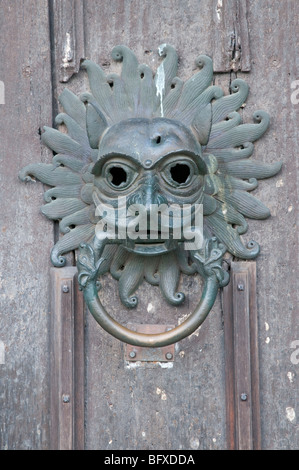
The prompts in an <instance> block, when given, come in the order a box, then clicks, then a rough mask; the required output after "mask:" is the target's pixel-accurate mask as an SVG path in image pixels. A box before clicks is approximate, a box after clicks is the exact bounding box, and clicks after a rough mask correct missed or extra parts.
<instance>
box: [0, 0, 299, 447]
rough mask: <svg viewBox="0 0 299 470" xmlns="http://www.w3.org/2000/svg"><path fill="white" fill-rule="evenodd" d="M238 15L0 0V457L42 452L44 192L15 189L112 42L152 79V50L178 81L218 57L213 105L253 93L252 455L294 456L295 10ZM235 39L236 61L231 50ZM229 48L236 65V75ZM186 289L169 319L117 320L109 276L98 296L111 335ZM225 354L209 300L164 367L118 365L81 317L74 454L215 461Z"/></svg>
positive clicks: (46, 305) (50, 234) (108, 344)
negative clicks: (170, 51)
mask: <svg viewBox="0 0 299 470" xmlns="http://www.w3.org/2000/svg"><path fill="white" fill-rule="evenodd" d="M238 3H239V2H234V1H231V2H230V4H231V5H237V4H238ZM241 3H242V5H241V7H240V5H239V7H238V10H237V11H236V12H235V14H234V13H233V12H232V11H228V12H227V14H225V10H226V9H227V5H225V8H224V6H223V4H224V1H223V2H222V1H220V0H187V1H185V2H181V1H180V0H163V1H162V0H157V1H155V2H146V1H143V0H138V1H137V0H130V1H129V0H112V1H108V0H107V1H106V0H105V1H101V2H98V1H96V0H89V1H88V2H83V1H82V0H73V1H71V0H68V1H66V2H63V3H62V2H58V1H54V0H53V1H52V0H51V1H49V2H46V1H44V0H26V1H25V0H23V1H19V0H18V1H17V0H13V1H11V2H6V1H4V0H2V1H0V7H1V9H2V12H3V14H1V17H0V32H1V41H0V55H1V57H0V63H1V69H0V80H1V81H3V82H4V84H5V98H6V100H5V102H6V104H5V105H2V104H1V105H0V113H1V119H0V122H1V150H0V153H1V163H2V165H1V181H0V190H1V201H4V203H2V211H1V235H2V236H1V242H0V243H1V268H2V269H1V284H0V289H1V291H0V296H1V312H0V341H2V343H0V352H1V354H0V359H1V360H0V379H1V389H0V400H1V407H0V420H1V421H0V449H46V448H49V447H50V430H49V423H50V394H49V389H50V364H49V336H51V330H50V323H51V322H50V292H49V285H50V263H49V252H50V249H51V246H52V243H53V239H54V231H53V227H52V223H50V222H48V221H47V220H46V219H45V218H44V217H42V216H41V215H40V214H39V212H38V210H39V206H40V205H41V204H42V203H43V197H42V194H43V188H42V185H40V184H39V183H38V184H30V185H24V184H23V183H20V182H19V181H18V178H17V173H18V171H19V169H20V168H21V167H22V166H24V165H26V164H28V163H31V162H32V163H33V162H36V161H49V160H50V155H49V152H48V151H47V149H46V148H45V147H43V146H41V145H40V136H39V129H40V128H41V127H42V126H43V125H51V124H52V108H53V109H54V113H56V112H57V111H58V106H57V96H58V94H59V93H60V92H61V91H62V89H63V88H64V87H65V86H66V85H67V86H68V87H69V88H70V89H71V90H72V91H74V92H75V93H79V92H80V91H83V90H85V88H86V85H87V82H86V78H85V74H84V73H83V72H82V71H79V73H76V71H77V69H78V62H80V58H81V57H80V56H81V55H84V56H85V57H88V58H90V59H92V60H94V61H95V62H98V63H99V64H100V65H101V66H102V67H103V68H104V69H105V70H106V71H107V72H108V71H110V70H113V67H115V66H114V65H113V64H112V62H111V59H110V51H111V49H112V47H113V46H114V45H116V44H119V43H122V44H126V45H127V46H129V47H131V48H132V49H133V50H134V51H135V52H136V54H137V56H138V58H139V60H140V61H143V62H145V63H148V64H150V65H151V66H152V67H155V66H156V65H157V64H158V63H159V58H158V54H157V52H156V51H157V48H158V46H159V45H160V44H161V43H164V42H169V43H171V44H172V45H173V46H175V47H176V49H177V51H178V54H179V57H180V68H179V73H180V77H181V78H183V79H186V78H187V77H189V76H190V75H191V73H194V70H195V69H194V60H195V58H196V57H197V56H198V55H199V54H201V53H206V54H208V55H210V56H212V57H214V59H215V61H216V63H217V71H218V72H219V73H218V74H216V75H215V83H216V84H220V85H221V86H223V88H224V91H225V93H228V87H229V83H230V81H231V80H232V79H233V78H235V77H236V76H238V77H241V78H245V80H246V81H247V82H248V83H249V85H250V90H251V92H250V95H249V98H248V100H247V104H246V107H245V108H244V109H243V110H242V114H243V119H244V121H245V122H251V120H252V114H253V112H254V111H255V110H256V109H265V110H266V111H268V112H269V113H270V115H271V116H272V120H271V127H270V129H269V130H268V131H267V133H266V135H265V136H264V137H263V138H262V139H261V140H260V141H259V142H258V143H257V144H256V150H255V154H254V157H253V158H257V159H259V160H261V161H264V162H274V161H276V160H278V159H280V160H283V162H284V166H283V169H282V171H281V173H280V174H279V175H277V176H276V177H275V178H272V179H271V180H269V181H264V182H263V183H262V184H261V185H260V186H259V189H258V190H256V194H257V195H258V196H259V198H260V199H261V200H262V201H263V202H264V203H265V204H266V205H268V207H270V209H271V213H272V218H271V219H269V220H266V221H257V222H253V221H251V222H250V223H249V233H248V234H246V239H247V240H249V239H251V238H252V239H255V240H256V241H258V242H259V243H260V244H261V247H262V249H261V254H260V256H259V257H258V259H257V309H258V329H259V330H258V338H259V361H260V391H261V393H260V400H261V446H262V448H264V449H295V448H298V441H299V436H298V429H299V426H298V416H299V409H298V389H299V384H298V375H299V374H298V367H299V365H298V363H296V358H298V354H297V355H296V354H295V352H296V351H295V349H294V344H297V348H298V341H299V331H298V295H299V294H298V289H297V284H298V282H297V279H298V267H297V265H298V231H297V230H298V228H297V226H296V224H297V219H298V182H297V181H298V159H297V152H296V146H297V140H298V139H297V127H296V126H297V123H298V111H299V104H298V103H297V104H296V102H294V100H293V102H292V101H291V94H292V92H293V91H294V90H293V89H292V88H291V86H292V83H293V82H294V81H295V80H297V79H298V78H299V77H298V63H296V47H297V48H298V41H299V37H298V36H299V35H298V26H297V25H298V13H297V5H296V0H285V1H284V2H280V1H278V0H275V1H274V2H273V1H272V0H263V1H262V2H256V1H254V0H248V1H247V2H245V0H244V1H242V2H241ZM245 7H247V8H245ZM232 8H234V7H232ZM67 9H69V13H68V10H67ZM36 12H38V14H36ZM244 12H245V13H244ZM244 14H245V16H244ZM240 15H243V16H241V17H240ZM238 18H239V20H240V21H238ZM231 25H233V26H234V27H235V31H237V32H238V37H239V38H240V41H241V46H242V47H241V49H240V47H239V48H238V47H236V44H235V45H234V44H232V43H231V42H230V40H231V37H232V36H231V32H232V31H231ZM216 38H218V39H216ZM248 39H249V43H248ZM219 42H220V43H221V44H219ZM238 44H239V43H237V45H238ZM51 45H52V51H53V54H52V64H51V56H50V46H51ZM240 50H241V52H242V54H243V56H242V59H240V60H239V59H238V60H239V62H236V60H235V61H234V62H233V63H232V60H234V59H237V58H238V57H240V56H239V55H238V54H239V53H240ZM219 51H222V53H221V54H219ZM230 64H232V65H230ZM63 65H64V66H63ZM249 66H250V72H249V73H245V72H244V70H246V67H248V70H249ZM117 67H118V66H116V68H115V69H114V70H118V69H117ZM64 72H65V73H64ZM52 100H53V103H52ZM55 236H56V237H57V233H56V235H55ZM71 263H72V258H71V257H70V258H69V264H71ZM182 284H183V286H184V289H185V292H186V294H187V302H186V304H185V306H183V307H182V308H180V309H177V308H170V307H169V306H168V305H166V303H165V302H163V301H162V300H160V299H159V296H158V295H157V293H156V290H155V289H154V288H153V287H151V288H149V287H145V286H143V287H141V288H140V290H139V298H140V305H139V306H138V309H137V310H136V312H128V311H126V310H125V309H124V308H123V307H122V306H121V305H120V303H119V300H118V298H117V295H116V289H115V283H114V281H112V280H111V279H110V278H109V277H108V276H106V277H105V278H104V280H103V289H102V293H101V295H102V297H103V302H104V303H105V304H106V305H109V307H110V311H111V314H113V315H115V317H116V318H117V319H118V321H120V322H122V323H126V322H129V321H130V322H136V323H138V322H140V323H141V322H143V323H163V324H164V323H173V322H176V321H178V319H181V318H183V317H184V315H186V314H188V313H189V311H191V310H192V307H193V305H194V304H195V302H196V301H197V299H198V296H199V294H200V286H199V283H198V279H197V278H195V279H191V278H188V277H184V278H183V280H182ZM296 341H297V343H295V342H296ZM2 344H4V352H3V348H2V349H1V345H2ZM224 353H225V351H224V331H223V314H222V305H221V300H220V297H219V296H218V298H217V301H216V304H215V306H214V308H213V310H212V312H211V314H210V315H209V317H208V319H207V321H206V322H205V323H204V324H203V326H202V327H201V329H200V330H199V331H197V332H196V334H194V335H192V337H191V338H187V339H185V340H183V341H182V342H181V343H180V344H179V345H177V347H176V356H175V361H174V363H173V366H169V365H168V366H165V367H161V366H157V367H149V366H147V367H134V366H133V365H132V364H130V365H128V364H126V363H125V362H124V345H122V344H121V343H120V342H119V341H117V340H115V339H113V338H112V337H110V336H109V335H108V334H106V333H105V332H103V331H102V330H101V329H100V328H99V327H98V326H97V325H96V324H95V322H94V320H93V318H92V317H91V316H90V315H89V314H88V313H86V328H85V374H86V376H85V384H86V389H85V403H86V405H85V421H86V428H85V448H86V449H109V450H113V449H161V450H162V449H166V450H171V449H191V450H195V449H225V448H227V437H226V422H225V421H226V413H225V360H224V357H225V356H224Z"/></svg>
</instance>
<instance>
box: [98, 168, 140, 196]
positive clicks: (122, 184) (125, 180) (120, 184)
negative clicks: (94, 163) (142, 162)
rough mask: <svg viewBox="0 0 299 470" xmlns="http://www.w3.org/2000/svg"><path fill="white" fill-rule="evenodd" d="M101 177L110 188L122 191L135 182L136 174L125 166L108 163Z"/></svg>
mask: <svg viewBox="0 0 299 470" xmlns="http://www.w3.org/2000/svg"><path fill="white" fill-rule="evenodd" d="M102 176H103V177H104V178H105V180H106V182H107V183H108V185H109V186H110V187H112V188H113V189H116V190H123V189H127V188H128V187H129V186H130V185H131V184H132V183H133V182H134V181H135V179H136V177H137V172H136V171H134V170H133V168H131V167H129V166H127V165H125V164H121V165H120V164H117V163H110V164H108V165H106V166H105V167H104V168H103V173H102Z"/></svg>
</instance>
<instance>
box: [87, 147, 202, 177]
mask: <svg viewBox="0 0 299 470" xmlns="http://www.w3.org/2000/svg"><path fill="white" fill-rule="evenodd" d="M179 155H182V157H184V156H186V157H191V158H192V159H193V160H195V162H196V163H197V165H198V166H199V169H200V170H201V172H202V174H206V173H207V172H208V170H207V167H206V164H205V162H204V160H203V159H202V157H201V156H200V155H198V154H196V153H194V152H192V151H190V150H187V149H184V148H182V149H179V150H175V151H171V152H168V153H166V154H165V155H161V156H160V157H159V158H158V159H157V160H156V161H155V162H154V163H151V164H150V165H149V166H148V167H147V166H146V165H144V164H143V163H141V161H140V160H137V159H136V156H132V155H128V154H125V153H120V152H109V153H106V154H104V155H101V156H100V158H99V160H98V161H97V162H96V163H95V164H94V167H93V169H92V174H93V175H95V176H99V174H100V172H101V168H102V166H103V164H104V163H105V162H106V161H107V160H108V159H109V158H124V159H126V160H130V162H132V163H134V164H135V165H136V164H137V165H139V166H141V167H142V168H148V169H151V168H154V167H155V166H156V164H157V163H159V162H160V161H161V160H162V159H164V158H166V157H167V158H171V157H176V156H179ZM149 158H150V157H149Z"/></svg>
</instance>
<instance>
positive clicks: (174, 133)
mask: <svg viewBox="0 0 299 470" xmlns="http://www.w3.org/2000/svg"><path fill="white" fill-rule="evenodd" d="M159 53H160V56H163V57H164V60H163V62H162V63H161V65H160V66H159V67H158V69H157V72H156V74H155V76H153V73H152V71H151V69H150V68H149V67H148V66H146V65H139V64H138V61H137V59H136V57H135V55H134V54H133V53H132V51H131V50H130V49H128V48H127V47H125V46H116V47H115V48H114V49H113V51H112V57H113V59H115V60H117V61H121V62H122V72H121V75H120V76H119V75H117V74H110V75H109V76H106V75H105V73H104V72H103V70H102V69H101V68H100V67H98V66H97V65H96V64H94V63H93V62H91V61H89V60H86V61H84V62H83V64H82V66H83V68H85V69H86V70H87V73H88V77H89V82H90V88H91V94H90V93H84V94H83V95H82V96H81V97H80V99H79V98H77V97H76V96H75V95H73V93H71V92H70V91H68V90H67V89H65V90H64V92H63V93H62V95H61V96H60V99H59V100H60V103H61V105H62V106H63V108H64V110H65V114H59V115H58V116H57V118H56V122H57V124H62V123H63V124H65V125H66V127H67V130H68V135H66V134H65V133H62V132H59V131H57V130H54V129H50V128H45V132H44V133H43V135H42V139H43V142H44V143H45V144H46V145H47V146H48V147H49V148H50V149H52V150H53V151H54V152H55V153H56V155H55V156H54V157H53V163H52V164H49V165H47V164H43V163H39V164H32V165H29V166H27V167H26V168H24V169H23V170H22V171H21V172H20V178H21V179H22V180H23V181H28V180H30V179H31V178H32V176H33V177H35V178H37V179H39V180H40V181H42V182H43V183H46V184H47V185H49V186H51V187H52V188H51V189H49V190H48V191H46V193H45V200H46V202H47V204H46V205H45V206H44V207H43V208H42V212H43V213H44V214H45V215H46V216H47V217H49V218H51V219H54V220H59V227H60V231H61V232H62V233H63V234H64V235H63V237H62V238H61V239H60V240H59V241H58V242H57V243H56V245H55V246H54V248H53V250H52V254H51V259H52V262H53V264H54V266H63V265H64V264H65V259H64V257H63V256H62V255H63V254H64V253H67V252H69V251H71V250H75V249H77V248H79V252H78V255H77V266H78V271H79V276H78V279H79V283H80V287H81V289H83V291H84V298H85V301H86V303H87V305H88V307H89V310H90V312H91V313H92V315H93V316H94V318H95V319H96V321H97V322H98V323H99V324H100V325H101V326H102V327H103V328H104V329H105V330H107V331H108V332H109V333H111V334H112V335H113V336H115V337H117V338H119V339H120V340H122V341H125V342H126V343H129V344H133V345H136V346H148V347H158V346H165V345H168V344H172V343H174V342H176V341H179V340H181V339H183V338H185V337H186V336H188V335H190V334H191V333H192V332H193V331H195V329H196V328H198V327H199V326H200V325H201V323H202V322H203V321H204V319H205V318H206V316H207V315H208V313H209V311H210V310H211V308H212V306H213V304H214V301H215V299H216V295H217V292H218V288H219V287H221V286H224V285H226V284H227V283H228V281H229V276H228V273H227V272H226V271H225V270H224V269H223V268H222V259H223V256H224V254H225V253H226V252H229V253H231V254H232V255H234V256H236V257H238V258H241V259H252V258H255V257H256V256H257V255H258V253H259V246H258V244H257V243H255V242H252V241H251V242H249V243H248V245H247V247H246V246H245V245H244V244H243V241H242V239H241V235H242V234H244V233H245V232H246V231H247V222H246V220H245V217H247V218H254V219H264V218H266V217H268V216H269V215H270V214H269V210H268V209H267V208H266V207H265V206H264V205H263V204H262V203H261V202H260V201H259V200H257V199H256V198H255V197H254V196H252V195H251V194H249V192H250V191H252V190H253V189H255V188H256V187H257V179H262V178H267V177H270V176H273V175H274V174H276V173H277V172H278V171H279V170H280V167H281V164H280V163H276V164H272V165H269V164H263V163H258V162H256V161H253V160H249V159H248V157H250V156H251V155H252V153H253V143H252V142H254V141H255V140H256V139H258V138H259V137H260V136H261V135H262V134H263V133H264V132H265V131H266V129H267V127H268V124H269V117H268V115H267V113H265V112H264V111H256V112H255V113H254V116H253V119H254V123H253V124H241V116H240V114H239V113H238V112H236V111H237V110H238V109H239V108H240V107H241V106H242V104H243V103H244V101H245V100H246V98H247V95H248V86H247V84H246V83H245V82H244V81H243V80H240V79H236V80H234V81H233V82H232V84H231V91H232V94H230V95H228V96H223V91H222V90H221V89H220V88H219V87H217V86H211V82H212V77H213V67H212V60H211V59H210V58H209V57H206V56H200V57H199V58H198V59H197V65H198V67H199V68H200V71H199V72H198V73H196V74H195V75H194V76H193V77H192V78H190V79H189V80H187V81H186V82H185V83H184V82H183V81H182V80H180V79H179V78H178V77H177V76H176V74H177V64H178V57H177V54H176V52H175V50H174V49H173V48H172V47H171V46H169V45H163V46H161V47H160V48H159ZM106 272H110V273H111V275H112V276H113V277H114V278H115V279H117V280H118V283H119V295H120V298H121V301H122V303H123V304H124V305H125V306H126V307H128V308H132V307H135V306H136V305H137V301H138V299H137V297H136V295H134V294H135V291H136V290H137V288H138V286H139V285H140V283H141V282H142V281H145V282H148V283H150V284H152V285H156V286H159V287H160V289H161V292H162V294H163V295H164V297H165V298H166V300H167V301H168V302H169V303H170V304H172V305H180V304H181V303H182V302H183V301H184V299H185V296H184V293H183V292H178V291H177V290H178V285H179V279H180V274H181V273H185V274H189V275H192V274H194V273H195V272H197V273H199V274H200V276H201V277H202V278H203V280H204V287H203V292H202V298H201V299H200V301H199V303H198V305H197V307H196V308H195V310H194V312H193V313H192V314H191V315H190V316H189V317H188V318H187V320H185V322H184V323H182V324H181V325H179V326H177V327H176V328H174V329H173V330H171V331H167V332H165V333H158V334H152V335H150V334H144V333H137V332H134V331H131V330H129V329H127V328H125V327H124V326H122V325H120V324H119V323H118V322H117V321H116V320H115V319H113V318H111V317H110V315H109V314H108V313H107V311H106V310H105V308H104V307H103V305H102V304H101V302H100V299H99V295H98V290H99V278H100V276H101V275H102V274H104V273H106Z"/></svg>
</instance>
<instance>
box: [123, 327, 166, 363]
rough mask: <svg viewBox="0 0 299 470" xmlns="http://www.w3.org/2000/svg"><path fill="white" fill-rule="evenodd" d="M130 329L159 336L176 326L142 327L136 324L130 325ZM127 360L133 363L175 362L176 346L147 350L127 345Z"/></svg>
mask: <svg viewBox="0 0 299 470" xmlns="http://www.w3.org/2000/svg"><path fill="white" fill-rule="evenodd" d="M129 327H130V329H132V330H133V331H137V332H138V333H146V334H157V333H163V332H165V331H169V330H172V329H173V328H174V325H140V324H136V323H130V325H129ZM125 360H126V361H131V362H136V361H141V362H173V361H174V344H171V345H169V346H163V347H160V348H146V347H141V346H132V345H131V344H126V345H125Z"/></svg>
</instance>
